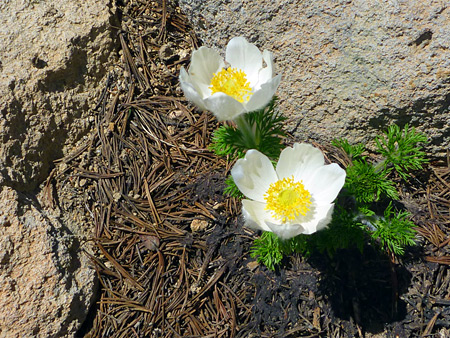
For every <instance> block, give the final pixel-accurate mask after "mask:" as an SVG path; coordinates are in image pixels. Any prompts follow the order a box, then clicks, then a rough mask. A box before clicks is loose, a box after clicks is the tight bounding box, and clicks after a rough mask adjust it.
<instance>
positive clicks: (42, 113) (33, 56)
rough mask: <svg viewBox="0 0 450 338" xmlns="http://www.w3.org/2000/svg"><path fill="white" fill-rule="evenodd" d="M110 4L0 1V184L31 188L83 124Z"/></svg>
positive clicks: (93, 94)
mask: <svg viewBox="0 0 450 338" xmlns="http://www.w3.org/2000/svg"><path fill="white" fill-rule="evenodd" d="M113 11H114V8H112V5H111V1H110V0H88V1H51V0H42V1H30V0H6V1H1V2H0V41H1V44H0V97H1V98H2V100H1V101H0V184H4V185H8V186H11V187H13V188H15V189H18V190H19V191H32V190H33V189H35V188H36V187H37V186H38V185H39V183H40V182H42V181H43V180H44V179H45V177H46V176H47V175H48V173H49V168H50V166H51V163H52V161H53V160H55V159H57V158H60V157H62V156H63V155H64V154H65V153H66V152H67V151H70V150H71V149H70V146H71V145H73V144H74V143H75V141H77V140H78V139H79V138H80V137H81V136H82V135H83V134H85V133H86V132H87V130H89V127H90V124H92V121H93V119H92V118H91V119H90V118H89V110H90V108H92V107H93V106H95V102H96V100H98V97H99V93H98V91H99V89H98V88H100V84H104V82H103V81H104V78H105V74H106V72H107V69H106V67H107V66H108V64H109V63H108V61H109V59H110V57H111V55H112V54H111V52H112V50H113V49H114V48H115V44H114V41H113V38H112V36H113V33H112V29H111V26H112V24H113V22H112V20H113V19H112V18H113V17H114V16H113V15H112V12H113Z"/></svg>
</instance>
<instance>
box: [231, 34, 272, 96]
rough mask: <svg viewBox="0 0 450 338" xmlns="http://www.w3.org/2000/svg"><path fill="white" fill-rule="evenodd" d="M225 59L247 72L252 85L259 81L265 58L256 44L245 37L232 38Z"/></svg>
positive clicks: (234, 66) (233, 66)
mask: <svg viewBox="0 0 450 338" xmlns="http://www.w3.org/2000/svg"><path fill="white" fill-rule="evenodd" d="M225 59H226V60H227V62H228V63H229V64H230V66H231V67H232V68H238V69H240V70H243V71H244V72H245V74H246V75H247V80H248V81H249V82H250V86H251V87H253V86H255V85H256V84H257V83H258V75H259V70H260V69H261V68H262V60H263V59H262V54H261V52H260V51H259V49H258V47H256V46H255V45H254V44H251V43H249V42H248V41H247V40H246V39H245V38H243V37H236V38H233V39H231V40H230V42H229V43H228V45H227V51H226V56H225Z"/></svg>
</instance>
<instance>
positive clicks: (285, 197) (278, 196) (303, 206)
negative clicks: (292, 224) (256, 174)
mask: <svg viewBox="0 0 450 338" xmlns="http://www.w3.org/2000/svg"><path fill="white" fill-rule="evenodd" d="M264 199H265V201H266V210H271V211H272V212H273V215H274V217H275V218H277V219H281V221H282V222H283V223H284V222H286V220H293V219H295V217H297V216H298V215H300V214H301V215H303V216H305V215H306V212H307V211H309V210H310V208H309V206H310V205H311V194H310V193H309V191H308V190H306V189H305V186H304V185H303V183H302V182H294V177H292V178H284V179H282V180H279V181H277V182H275V183H272V184H271V185H270V186H269V189H267V192H266V193H265V194H264Z"/></svg>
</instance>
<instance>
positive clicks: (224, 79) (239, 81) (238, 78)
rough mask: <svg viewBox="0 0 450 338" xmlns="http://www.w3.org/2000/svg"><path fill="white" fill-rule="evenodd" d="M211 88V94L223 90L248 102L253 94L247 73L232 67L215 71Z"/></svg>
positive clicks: (238, 99)
mask: <svg viewBox="0 0 450 338" xmlns="http://www.w3.org/2000/svg"><path fill="white" fill-rule="evenodd" d="M209 89H211V92H212V93H211V95H212V94H214V93H217V92H222V93H225V94H227V95H229V96H231V97H233V98H234V99H236V100H237V101H239V102H247V101H248V100H249V98H250V96H251V95H252V89H251V88H250V83H249V82H248V81H247V75H246V74H245V73H244V72H243V71H242V70H240V69H236V68H231V67H230V68H228V69H225V68H223V69H222V70H221V71H220V72H217V73H214V74H213V77H212V79H211V85H210V86H209Z"/></svg>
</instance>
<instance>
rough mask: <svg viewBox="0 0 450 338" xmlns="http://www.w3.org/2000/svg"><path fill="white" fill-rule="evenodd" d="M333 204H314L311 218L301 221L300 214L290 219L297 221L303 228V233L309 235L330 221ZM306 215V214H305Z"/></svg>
mask: <svg viewBox="0 0 450 338" xmlns="http://www.w3.org/2000/svg"><path fill="white" fill-rule="evenodd" d="M333 209H334V204H325V205H316V206H315V207H314V210H311V211H313V212H314V214H313V216H312V219H311V220H309V221H308V222H303V221H302V219H301V216H300V217H298V218H297V219H295V220H294V221H292V222H293V223H299V224H301V225H302V227H303V228H304V232H303V234H305V235H311V234H313V233H315V232H317V231H319V230H322V229H324V228H325V227H326V226H327V225H328V224H329V223H330V221H331V218H332V216H333ZM306 216H308V214H306Z"/></svg>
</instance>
